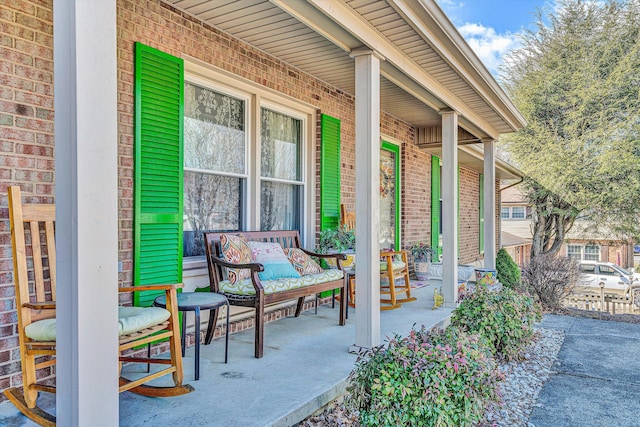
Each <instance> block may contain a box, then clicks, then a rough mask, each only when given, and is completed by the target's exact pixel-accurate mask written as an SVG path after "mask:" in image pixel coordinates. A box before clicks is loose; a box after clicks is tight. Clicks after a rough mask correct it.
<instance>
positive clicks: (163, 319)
mask: <svg viewBox="0 0 640 427" xmlns="http://www.w3.org/2000/svg"><path fill="white" fill-rule="evenodd" d="M9 219H10V222H11V242H12V247H13V271H14V282H15V295H16V308H17V316H18V337H19V341H20V357H21V362H22V382H23V389H24V392H23V393H20V391H19V390H18V389H17V388H10V389H7V390H5V391H4V394H5V395H6V396H7V398H8V399H9V400H10V401H11V402H13V404H14V405H15V406H16V407H17V408H18V409H19V410H20V411H21V412H22V413H23V414H24V415H26V416H27V417H29V418H31V419H32V420H33V421H35V422H36V423H38V424H40V425H42V426H54V425H55V422H56V419H55V417H54V416H52V415H51V414H48V413H47V412H45V411H43V410H42V409H40V408H38V406H37V404H36V399H37V398H38V393H39V392H40V391H46V392H49V393H55V387H54V386H50V385H44V384H38V383H37V377H36V371H37V370H38V369H42V368H45V367H49V366H53V365H55V363H56V360H55V354H56V337H55V315H56V312H55V310H56V302H55V301H56V252H55V241H54V221H55V205H52V204H28V205H22V200H21V195H20V187H9ZM25 226H26V227H25ZM41 237H44V240H43V241H41ZM29 246H30V248H29ZM29 258H31V260H30V261H31V262H29ZM30 267H31V268H30ZM29 270H31V272H30V271H29ZM30 273H32V275H33V276H32V283H33V285H34V290H35V295H33V294H30V292H29V274H30ZM178 287H181V285H149V286H137V287H135V288H133V287H129V288H120V289H119V291H120V292H134V291H135V292H137V291H143V290H163V291H164V292H165V295H166V299H167V307H166V310H165V309H161V308H158V307H149V308H141V307H121V308H120V310H119V318H120V324H121V330H120V336H119V351H120V353H119V354H120V357H119V361H120V367H121V368H122V363H123V362H137V363H145V364H147V363H154V364H163V365H166V367H165V368H163V369H161V370H159V371H157V372H152V373H150V374H148V375H146V376H144V377H143V378H140V379H137V380H133V381H131V380H128V379H126V378H123V377H120V389H119V390H120V392H123V391H127V390H129V391H131V392H134V393H138V394H142V395H145V396H156V397H165V396H177V395H181V394H185V393H189V392H191V391H193V388H192V387H191V386H190V385H182V378H183V372H182V353H181V349H180V326H179V323H178V311H177V306H178V304H177V299H176V288H178ZM141 320H142V321H141ZM133 324H135V326H134V327H128V325H133ZM160 339H168V340H169V347H170V351H171V357H170V358H169V359H160V358H141V357H127V356H124V355H122V352H123V351H125V350H129V349H132V348H134V347H138V346H141V345H145V344H147V343H150V342H154V341H157V340H160ZM42 356H46V357H44V358H43V357H42ZM36 358H38V359H37V360H36ZM167 374H171V375H172V376H173V382H174V384H175V385H174V386H170V387H155V386H149V385H144V384H145V383H146V382H148V381H151V380H152V379H155V378H158V377H161V376H164V375H167Z"/></svg>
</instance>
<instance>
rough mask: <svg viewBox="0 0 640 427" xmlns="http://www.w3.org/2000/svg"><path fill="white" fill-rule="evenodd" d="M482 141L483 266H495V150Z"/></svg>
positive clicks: (487, 142)
mask: <svg viewBox="0 0 640 427" xmlns="http://www.w3.org/2000/svg"><path fill="white" fill-rule="evenodd" d="M483 142H484V144H483V145H484V267H485V268H496V150H495V142H494V141H493V140H489V141H483Z"/></svg>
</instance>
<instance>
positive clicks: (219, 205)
mask: <svg viewBox="0 0 640 427" xmlns="http://www.w3.org/2000/svg"><path fill="white" fill-rule="evenodd" d="M184 102H185V106H184V110H185V117H184V196H183V197H184V202H183V203H184V224H183V230H184V236H183V256H185V257H191V256H201V255H204V241H203V233H202V232H203V231H206V230H213V231H227V230H239V229H241V228H242V211H243V204H244V201H243V198H244V191H243V188H244V187H245V185H246V184H245V183H246V171H245V164H246V159H245V152H246V140H247V135H246V132H245V110H246V107H245V102H244V101H243V100H241V99H236V98H233V97H231V96H228V95H224V94H221V93H218V92H215V91H213V90H211V89H208V88H205V87H202V86H198V85H195V84H193V83H189V82H185V101H184Z"/></svg>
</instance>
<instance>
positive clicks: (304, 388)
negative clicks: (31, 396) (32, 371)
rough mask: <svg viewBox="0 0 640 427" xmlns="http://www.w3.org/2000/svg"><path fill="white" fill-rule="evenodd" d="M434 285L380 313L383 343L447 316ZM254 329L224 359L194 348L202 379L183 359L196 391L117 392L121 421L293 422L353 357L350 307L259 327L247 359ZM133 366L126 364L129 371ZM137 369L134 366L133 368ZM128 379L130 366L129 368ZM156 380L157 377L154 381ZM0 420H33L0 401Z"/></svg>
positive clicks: (211, 349) (311, 408)
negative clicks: (260, 340)
mask: <svg viewBox="0 0 640 427" xmlns="http://www.w3.org/2000/svg"><path fill="white" fill-rule="evenodd" d="M439 285H440V283H439V282H436V281H431V282H430V285H428V286H424V287H422V288H418V289H415V290H413V291H412V294H413V295H414V296H416V297H417V301H414V302H411V303H407V304H405V305H403V306H402V307H401V308H400V309H397V310H390V311H383V312H382V313H381V334H382V342H385V337H387V336H389V337H391V336H393V335H394V334H396V333H398V334H401V335H406V334H407V333H408V332H409V330H410V329H411V327H412V326H413V325H414V324H415V325H416V327H420V326H421V325H424V326H425V327H427V328H431V327H434V326H437V325H441V324H442V323H443V322H447V321H448V318H449V315H450V313H451V309H449V308H442V307H441V308H439V309H436V310H432V306H433V289H434V287H436V286H439ZM253 333H254V332H253V329H249V330H247V331H243V332H240V333H237V334H234V335H231V336H230V338H229V363H227V364H225V363H224V340H222V339H217V340H214V341H213V342H212V343H211V344H210V345H208V346H204V345H202V346H201V347H200V352H201V354H200V358H201V361H200V380H198V381H194V380H193V376H194V348H193V347H189V348H187V351H186V357H185V359H184V373H185V383H188V384H191V385H192V386H193V387H194V388H195V391H194V392H192V393H190V394H187V395H184V396H178V397H172V398H164V399H160V398H148V397H143V396H139V395H135V394H132V393H122V394H121V395H120V425H121V426H131V427H134V426H151V425H153V426H154V427H162V426H173V427H177V426H188V425H203V426H205V425H206V426H221V427H222V426H224V427H233V426H238V427H240V426H242V427H251V426H256V427H263V426H291V425H294V424H296V423H297V422H299V421H301V420H302V419H304V418H306V417H307V416H308V415H310V414H312V413H314V412H315V411H317V410H318V409H320V408H322V407H323V406H324V405H325V404H327V403H328V402H330V401H332V400H334V399H335V398H336V397H337V396H339V395H341V394H342V393H343V392H344V391H345V389H346V386H347V381H346V379H347V376H348V374H349V372H350V371H351V370H352V368H353V367H354V363H355V361H356V358H357V356H356V355H354V354H350V353H349V352H348V350H349V346H351V345H352V344H353V343H354V338H355V311H354V309H353V308H349V319H348V320H347V325H346V326H344V327H340V326H338V307H337V306H336V308H335V309H331V306H330V305H328V306H321V307H320V308H319V309H318V314H317V315H315V314H314V312H313V310H309V311H306V312H304V313H302V314H301V316H300V317H299V318H297V319H296V318H285V319H282V320H277V321H275V322H271V323H268V324H267V325H265V350H264V357H263V358H262V359H255V358H254V357H253ZM136 368H137V367H136V366H132V367H131V368H129V369H131V370H135V369H136ZM137 369H139V368H137ZM126 375H127V376H130V377H134V376H135V373H134V372H131V371H130V372H127V373H126ZM156 381H159V382H160V381H163V379H159V380H156ZM42 396H43V397H44V399H43V397H41V398H40V401H39V405H40V406H41V407H43V409H45V410H48V411H50V412H54V410H53V407H54V406H55V403H54V399H53V398H51V397H49V396H48V395H47V393H42ZM0 425H11V426H16V427H17V426H33V425H35V424H33V423H32V422H31V421H29V420H28V419H27V418H25V417H24V416H22V415H21V414H20V413H19V412H18V411H17V410H16V409H15V407H14V406H13V405H12V404H11V403H10V402H3V403H2V404H0Z"/></svg>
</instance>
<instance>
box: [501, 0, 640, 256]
mask: <svg viewBox="0 0 640 427" xmlns="http://www.w3.org/2000/svg"><path fill="white" fill-rule="evenodd" d="M638 16H640V0H628V1H617V0H605V1H602V2H594V1H584V0H561V2H560V4H559V7H558V8H555V9H553V10H539V11H538V14H537V16H536V27H535V30H531V31H528V32H527V33H526V34H525V35H524V36H523V39H522V42H523V45H522V47H521V48H519V49H517V50H515V51H513V52H512V53H511V54H510V55H509V56H508V57H507V59H506V62H505V66H504V67H503V69H502V70H501V80H502V83H503V86H504V87H505V89H506V91H507V92H508V93H509V95H510V96H511V98H512V99H513V101H514V103H515V104H516V106H517V107H518V109H519V110H520V111H521V112H522V113H523V115H524V116H525V118H526V119H527V121H528V125H527V126H526V127H525V128H524V129H522V130H520V131H519V132H517V133H515V134H512V135H507V136H506V137H505V138H503V139H501V144H502V143H504V146H503V148H504V149H505V150H506V151H508V152H509V155H510V159H511V160H512V161H513V162H514V163H515V164H516V165H517V166H518V167H519V168H520V169H521V170H522V171H523V172H524V173H525V174H526V175H528V176H530V177H531V178H532V179H533V181H535V182H536V183H537V185H536V186H533V187H531V189H532V191H529V194H530V200H531V202H532V203H533V205H534V206H535V209H536V216H537V218H534V219H537V220H539V221H538V222H536V229H535V232H534V237H535V235H536V233H537V235H539V236H542V235H544V234H545V233H546V234H547V236H551V235H554V236H556V237H560V238H562V237H563V236H562V234H563V233H564V232H566V231H567V230H566V227H565V228H557V225H558V224H563V223H564V226H570V224H572V223H573V220H574V219H575V216H574V215H577V214H578V213H579V212H582V213H581V215H584V216H585V217H586V218H588V219H589V220H590V221H591V223H592V224H594V226H595V227H596V228H602V226H603V225H606V226H607V231H608V232H609V233H611V234H614V235H616V236H619V237H636V238H637V237H638V236H640V202H639V200H638V198H639V197H640V167H639V165H640V72H639V71H638V70H640V19H638ZM541 188H543V189H546V190H545V191H541V190H540V189H541ZM547 214H549V215H547ZM561 227H562V226H561ZM552 228H554V230H552ZM534 240H535V238H534ZM544 240H545V239H542V240H541V241H544ZM549 241H551V240H547V243H542V244H541V245H540V246H539V248H538V249H540V250H541V251H542V252H545V251H546V250H548V249H551V248H554V246H553V243H551V245H550V246H549V245H548V242H549Z"/></svg>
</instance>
